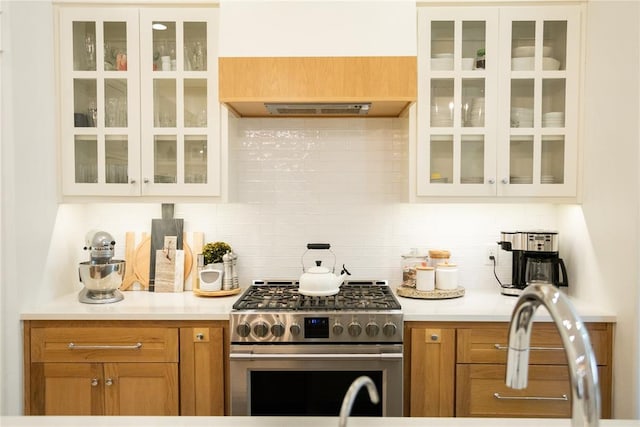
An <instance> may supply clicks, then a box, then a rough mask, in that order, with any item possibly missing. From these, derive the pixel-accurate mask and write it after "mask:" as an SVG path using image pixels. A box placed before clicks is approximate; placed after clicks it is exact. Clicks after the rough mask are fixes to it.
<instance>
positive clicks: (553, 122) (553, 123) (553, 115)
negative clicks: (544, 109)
mask: <svg viewBox="0 0 640 427" xmlns="http://www.w3.org/2000/svg"><path fill="white" fill-rule="evenodd" d="M563 126H564V112H563V111H551V112H549V113H543V114H542V127H545V128H560V127H563Z"/></svg>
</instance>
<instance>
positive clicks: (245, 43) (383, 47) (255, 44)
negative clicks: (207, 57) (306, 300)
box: [220, 0, 417, 56]
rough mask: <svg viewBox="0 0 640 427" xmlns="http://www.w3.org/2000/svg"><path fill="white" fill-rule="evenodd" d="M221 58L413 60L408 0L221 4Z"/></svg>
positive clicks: (240, 0) (238, 0)
mask: <svg viewBox="0 0 640 427" xmlns="http://www.w3.org/2000/svg"><path fill="white" fill-rule="evenodd" d="M220 17H221V19H220V23H221V25H220V34H221V37H220V56H389V55H390V56H395V55H399V56H404V55H415V54H416V43H417V38H416V25H415V23H416V18H415V1H412V0H374V1H362V0H315V1H312V0H308V1H265V0H221V2H220Z"/></svg>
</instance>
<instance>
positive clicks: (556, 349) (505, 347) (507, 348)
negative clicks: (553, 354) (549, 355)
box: [493, 344, 564, 351]
mask: <svg viewBox="0 0 640 427" xmlns="http://www.w3.org/2000/svg"><path fill="white" fill-rule="evenodd" d="M493 346H494V347H495V349H496V350H509V346H508V345H500V344H494V345H493ZM529 350H536V351H561V350H562V351H564V348H562V347H529Z"/></svg>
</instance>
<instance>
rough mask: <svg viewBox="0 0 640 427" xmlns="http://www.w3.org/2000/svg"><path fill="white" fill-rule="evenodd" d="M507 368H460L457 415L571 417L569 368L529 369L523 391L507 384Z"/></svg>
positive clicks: (457, 372) (539, 367) (542, 367)
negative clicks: (525, 386) (526, 383)
mask: <svg viewBox="0 0 640 427" xmlns="http://www.w3.org/2000/svg"><path fill="white" fill-rule="evenodd" d="M505 372H506V366H505V365H457V368H456V416H459V417H461V416H462V417H489V416H492V417H495V416H508V417H559V418H565V417H570V416H571V386H570V383H569V371H568V369H567V367H566V366H546V365H545V366H539V365H538V366H536V365H532V366H529V382H528V385H527V388H526V389H524V390H514V389H511V388H509V387H507V386H506V385H505Z"/></svg>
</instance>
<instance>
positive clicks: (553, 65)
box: [542, 58, 560, 70]
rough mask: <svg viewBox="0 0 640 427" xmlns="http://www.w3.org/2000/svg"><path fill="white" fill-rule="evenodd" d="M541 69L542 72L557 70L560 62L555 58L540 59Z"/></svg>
mask: <svg viewBox="0 0 640 427" xmlns="http://www.w3.org/2000/svg"><path fill="white" fill-rule="evenodd" d="M542 69H543V70H559V69H560V61H558V60H557V59H555V58H542Z"/></svg>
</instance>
